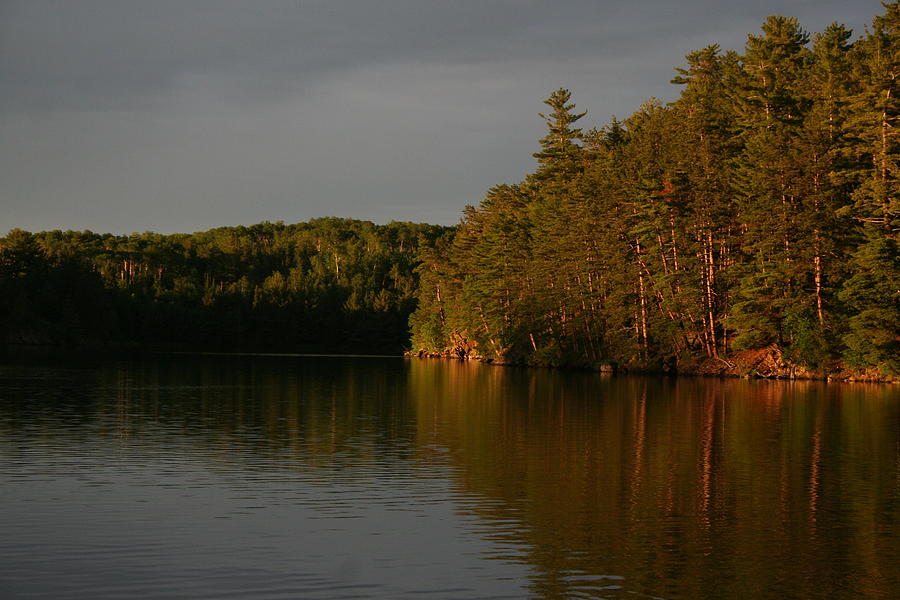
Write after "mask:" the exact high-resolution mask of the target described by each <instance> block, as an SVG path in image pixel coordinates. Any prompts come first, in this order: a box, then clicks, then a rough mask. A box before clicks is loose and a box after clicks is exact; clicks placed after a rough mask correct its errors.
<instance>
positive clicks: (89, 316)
mask: <svg viewBox="0 0 900 600" xmlns="http://www.w3.org/2000/svg"><path fill="white" fill-rule="evenodd" d="M447 231H448V228H444V227H439V226H433V225H420V224H412V223H397V222H394V223H390V224H388V225H374V224H372V223H370V222H366V221H355V220H345V219H336V218H326V219H317V220H313V221H310V222H308V223H300V224H296V225H285V224H282V223H274V224H273V223H261V224H258V225H253V226H251V227H223V228H218V229H213V230H210V231H206V232H201V233H193V234H175V235H160V234H155V233H144V234H132V235H130V236H115V235H111V234H97V233H92V232H90V231H85V232H74V231H65V232H63V231H50V232H42V233H35V234H33V233H29V232H26V231H22V230H13V231H11V232H9V234H8V235H7V236H6V237H4V238H0V334H2V338H3V339H5V340H6V341H9V342H38V343H76V344H77V343H84V342H99V343H103V342H131V343H140V344H156V345H161V344H165V345H169V346H172V345H174V346H179V347H189V348H192V349H221V350H267V351H316V352H322V351H344V352H347V351H360V352H390V353H394V352H399V351H400V350H401V349H402V348H404V347H406V346H408V344H409V330H408V318H409V314H410V313H411V312H412V310H413V308H414V307H415V302H416V301H415V290H416V288H417V281H416V280H417V275H416V273H415V272H414V268H415V267H416V265H418V259H417V253H418V247H419V244H420V243H421V241H422V240H425V241H426V242H428V243H429V244H431V245H433V243H434V242H433V240H434V239H436V238H438V237H439V236H441V235H445V234H446V233H447Z"/></svg>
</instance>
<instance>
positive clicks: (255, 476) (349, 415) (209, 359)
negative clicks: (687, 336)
mask: <svg viewBox="0 0 900 600" xmlns="http://www.w3.org/2000/svg"><path fill="white" fill-rule="evenodd" d="M898 565H900V390H898V388H896V387H890V386H875V385H863V384H856V385H853V384H843V385H836V384H824V383H817V382H793V383H789V382H772V381H742V380H729V381H719V380H711V379H710V380H707V379H679V380H671V379H661V378H637V377H634V378H632V377H616V378H612V377H603V376H601V375H599V374H593V373H557V372H552V371H545V370H524V369H523V370H519V369H507V368H497V367H487V366H483V365H478V364H470V363H460V362H454V361H438V360H418V359H414V360H404V359H393V358H366V359H363V358H339V357H274V356H190V355H177V356H176V355H170V356H156V357H151V358H146V357H144V358H140V359H120V360H97V361H95V362H91V361H83V362H82V363H81V364H79V365H71V364H63V363H59V362H56V363H48V362H46V361H45V362H44V363H43V364H36V363H24V362H20V363H19V364H11V363H9V362H8V361H7V362H6V363H5V364H2V365H0V597H2V598H16V599H18V598H54V599H55V598H92V599H103V598H250V599H257V598H304V599H336V598H426V599H432V598H433V599H439V598H440V599H444V598H448V599H449V598H632V599H641V598H651V597H652V598H667V599H676V598H779V599H781V598H798V599H799V598H823V599H824V598H829V599H831V598H848V599H849V598H853V599H857V598H897V597H900V567H898Z"/></svg>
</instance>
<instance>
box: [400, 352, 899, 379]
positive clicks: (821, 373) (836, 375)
mask: <svg viewBox="0 0 900 600" xmlns="http://www.w3.org/2000/svg"><path fill="white" fill-rule="evenodd" d="M405 356H407V357H412V358H439V359H453V360H474V361H478V362H481V363H485V364H491V365H497V366H531V367H544V368H569V369H578V370H590V371H599V372H601V373H608V374H617V373H620V374H625V373H631V374H648V375H649V374H662V375H677V376H694V377H728V378H744V379H778V380H788V381H790V380H815V381H830V382H848V383H849V382H860V383H888V384H891V383H892V384H900V376H896V375H885V374H884V373H881V372H880V371H878V369H875V368H868V369H860V368H853V367H848V366H846V365H844V364H843V363H841V362H840V361H833V362H831V363H829V364H827V365H825V366H823V367H822V368H820V369H818V370H816V369H810V368H808V367H805V366H802V365H797V364H794V363H792V362H791V361H790V360H788V359H787V358H786V357H785V356H784V355H783V353H782V352H781V350H780V349H779V348H778V347H777V346H769V347H766V348H761V349H757V350H743V351H740V352H735V353H733V354H732V355H729V356H728V357H727V358H712V357H703V358H699V359H692V360H685V361H680V362H678V363H677V364H674V365H672V366H669V367H668V368H647V367H645V366H642V365H634V364H631V365H620V364H616V363H608V362H607V363H600V364H597V365H563V366H555V365H544V364H528V363H526V362H524V361H515V360H509V361H503V360H494V359H485V358H484V357H482V356H480V355H479V354H478V353H477V352H476V351H474V349H469V350H466V349H463V348H459V347H458V348H455V349H453V350H445V351H443V352H428V351H426V350H418V351H408V352H406V353H405Z"/></svg>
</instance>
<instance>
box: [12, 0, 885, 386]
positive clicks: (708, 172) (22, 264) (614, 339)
mask: <svg viewBox="0 0 900 600" xmlns="http://www.w3.org/2000/svg"><path fill="white" fill-rule="evenodd" d="M884 7H885V12H884V13H883V14H881V15H879V16H876V17H875V18H874V19H873V21H872V24H871V26H870V27H869V28H867V29H866V31H865V32H863V34H862V35H859V36H857V37H856V38H855V39H854V35H853V32H851V31H850V30H848V29H847V28H846V27H844V26H842V25H839V24H836V23H835V24H832V25H830V26H829V27H827V28H826V29H825V31H823V32H821V33H818V34H815V35H813V36H810V34H808V33H807V32H806V31H804V30H803V29H802V28H801V26H800V24H799V23H798V21H797V20H796V19H794V18H789V17H782V16H773V17H769V18H768V19H767V20H766V21H765V22H764V23H763V24H762V30H761V32H760V33H757V34H754V35H749V36H748V38H747V44H746V47H745V48H744V50H743V53H742V54H741V53H738V52H736V51H723V50H721V49H720V48H719V46H718V45H711V46H708V47H706V48H703V49H701V50H697V51H695V52H692V53H690V54H689V55H688V56H687V57H686V62H685V64H683V65H682V66H681V67H678V68H677V69H676V73H677V74H676V76H675V78H674V79H673V80H672V83H673V84H675V85H678V86H680V88H681V91H680V94H679V96H678V98H677V100H675V101H674V102H671V103H669V104H662V103H661V102H659V101H656V100H652V99H651V100H649V101H647V102H646V103H644V104H643V105H642V106H640V107H639V108H638V109H637V111H636V112H635V113H634V114H632V115H631V116H629V117H628V118H626V119H624V120H618V119H616V118H613V119H611V120H610V121H609V122H608V123H606V124H605V125H602V126H598V127H594V128H591V129H582V128H580V127H578V126H577V125H578V122H579V121H580V120H581V119H582V118H583V117H584V116H585V113H584V112H580V111H578V110H577V108H576V105H575V103H574V102H573V100H572V93H571V92H570V91H568V90H566V89H559V90H557V91H555V92H553V93H552V94H551V95H550V97H549V98H548V99H547V100H546V101H545V104H546V105H547V107H548V108H547V110H546V112H545V113H544V114H541V115H540V116H541V117H542V118H543V119H544V120H545V122H546V125H547V133H546V136H545V137H544V138H542V139H541V140H540V141H539V144H540V145H539V151H538V152H537V153H535V154H534V157H535V158H536V159H537V165H536V167H535V169H534V170H533V172H531V173H530V174H528V175H527V176H526V177H525V178H524V180H523V181H521V182H518V183H514V184H503V185H498V186H496V187H494V188H492V189H491V190H489V191H488V193H487V195H486V197H485V198H484V199H483V200H482V201H481V202H480V204H479V205H478V206H469V207H467V208H466V210H465V212H464V214H463V215H462V219H461V221H460V223H459V225H458V226H456V227H443V226H438V225H427V224H414V223H398V222H392V223H389V224H387V225H375V224H373V223H370V222H366V221H356V220H351V219H338V218H323V219H315V220H312V221H309V222H307V223H298V224H294V225H285V224H284V223H281V222H279V223H274V224H273V223H260V224H258V225H253V226H250V227H222V228H217V229H212V230H209V231H206V232H198V233H192V234H173V235H161V234H155V233H149V232H148V233H144V234H132V235H130V236H116V235H112V234H97V233H93V232H90V231H84V232H75V231H65V232H63V231H50V232H41V233H30V232H26V231H22V230H19V229H14V230H12V231H10V232H9V233H8V234H7V235H6V236H5V237H3V238H0V340H5V341H6V342H7V343H13V344H22V343H32V344H34V343H38V344H83V343H85V342H89V343H99V344H104V343H127V344H137V345H155V346H165V347H182V348H192V349H216V350H265V351H291V352H369V353H371V352H375V353H398V352H400V351H401V350H402V349H410V350H412V352H414V353H420V354H433V355H442V356H458V357H471V358H479V359H481V360H485V361H491V362H496V363H506V364H510V363H513V364H531V365H546V366H576V367H591V368H597V367H602V368H610V367H613V368H619V367H622V368H629V369H640V370H660V371H677V372H714V371H716V370H720V371H721V370H729V369H730V370H731V371H732V372H734V370H735V369H737V367H738V366H739V364H741V363H742V362H743V364H745V365H750V367H752V369H750V367H748V369H750V370H753V369H757V367H758V369H759V372H758V374H765V373H769V374H778V375H780V374H783V373H785V372H787V371H785V369H788V370H789V372H790V374H791V375H793V374H795V373H796V372H798V371H797V370H798V369H799V370H801V371H803V370H805V371H807V372H810V373H811V372H815V373H819V374H822V373H828V372H834V371H835V370H839V369H841V368H844V367H851V368H856V369H862V370H866V369H868V370H869V371H871V372H874V373H880V374H885V375H897V374H900V256H898V252H897V232H898V227H900V217H898V212H900V202H898V191H900V190H898V188H900V183H898V175H900V170H898V169H900V165H898V160H900V140H898V129H897V127H898V125H900V120H898V116H900V100H898V93H900V89H898V88H900V84H898V75H900V2H891V3H889V4H885V5H884ZM738 370H739V369H738ZM763 371H765V372H763ZM748 372H749V371H748Z"/></svg>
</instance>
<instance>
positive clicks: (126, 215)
mask: <svg viewBox="0 0 900 600" xmlns="http://www.w3.org/2000/svg"><path fill="white" fill-rule="evenodd" d="M863 4H864V6H862V7H860V6H859V5H860V3H859V2H857V3H854V4H853V6H849V5H848V3H845V2H837V1H822V2H805V1H801V2H777V3H776V2H757V3H752V4H751V3H745V2H711V1H685V2H681V3H672V2H658V1H649V0H648V1H645V2H599V1H588V0H582V1H566V2H554V3H548V2H546V1H544V2H537V1H532V0H521V1H519V0H503V1H496V0H495V1H490V0H482V1H479V2H475V1H457V2H445V1H437V0H435V1H430V0H402V1H401V0H384V1H380V0H367V1H359V2H350V1H340V0H327V1H293V2H287V1H261V2H245V1H237V0H235V1H225V0H206V1H190V0H183V1H182V0H171V1H168V0H154V1H152V2H147V1H146V0H145V1H140V2H137V1H128V0H119V1H115V0H110V1H97V0H79V1H78V2H71V1H65V0H61V1H58V2H51V1H44V0H22V1H7V2H4V3H2V4H0V89H2V90H3V94H0V181H2V182H3V183H2V186H0V228H4V227H5V228H6V229H8V228H10V227H16V226H18V227H24V228H29V229H48V228H75V229H81V228H90V229H94V230H111V231H115V232H128V231H133V230H138V231H139V230H144V229H152V230H158V231H185V230H196V229H205V228H208V227H211V226H215V225H222V224H238V223H252V222H257V221H260V220H263V219H269V220H277V219H283V220H285V221H297V220H305V219H308V218H312V217H315V216H324V215H339V216H352V217H358V218H367V219H372V220H376V221H381V222H383V221H387V220H391V219H404V220H423V221H434V222H443V223H452V222H455V221H456V220H457V219H458V216H459V213H460V210H461V209H462V207H463V206H464V205H465V204H467V203H470V204H471V203H477V202H478V200H479V199H480V198H481V196H482V195H483V194H484V191H485V190H486V189H487V188H488V187H490V186H491V185H493V184H496V183H502V182H508V181H515V180H518V179H520V178H521V177H522V176H523V175H524V173H525V172H526V171H527V170H529V169H530V168H531V167H532V164H533V162H532V158H531V153H532V152H533V151H534V150H535V145H536V140H537V139H538V138H539V137H541V135H542V134H543V126H542V124H541V122H540V120H539V119H538V118H537V116H536V113H537V112H538V111H540V110H541V108H542V105H541V100H542V99H543V98H545V97H546V96H547V94H548V93H549V92H550V91H552V90H553V89H556V88H558V87H568V88H570V89H572V90H573V91H574V92H575V100H576V102H577V103H578V104H579V106H581V107H583V108H587V109H588V110H589V112H590V114H589V117H588V118H586V119H585V121H586V122H587V123H586V124H587V125H588V126H590V125H602V124H603V123H605V122H606V121H607V120H608V118H609V116H610V115H611V114H617V115H618V116H620V117H624V116H627V115H628V114H630V112H632V111H633V110H635V109H636V108H637V107H638V106H639V104H640V103H641V102H642V101H643V100H644V99H646V98H647V97H649V96H651V95H654V96H658V97H660V98H662V99H663V100H670V99H672V98H674V97H675V95H676V94H677V89H676V88H674V87H673V86H671V85H669V84H668V83H667V82H668V80H669V79H670V78H671V75H672V73H673V69H674V67H676V66H679V65H680V64H681V63H682V57H683V55H684V54H686V53H687V52H689V51H691V50H694V49H697V48H700V47H702V46H705V45H707V44H709V43H714V42H718V43H720V44H721V45H722V46H723V47H725V48H735V49H740V48H741V47H742V46H743V43H744V41H745V39H746V35H747V34H748V33H752V32H755V31H756V30H758V27H759V24H760V22H761V21H762V19H763V18H764V17H765V16H766V15H767V14H773V13H783V14H793V15H797V16H799V17H800V18H801V23H802V24H803V25H804V26H805V27H807V28H808V29H811V30H814V31H815V30H820V29H821V28H823V27H824V26H825V25H826V24H827V23H829V22H831V21H834V20H836V21H840V22H844V23H847V24H848V25H849V26H852V27H854V28H856V29H861V25H862V24H863V23H865V22H868V21H869V20H870V19H871V17H872V16H874V15H875V14H878V13H880V12H881V10H882V9H881V7H880V5H879V3H878V2H877V0H866V2H864V3H863Z"/></svg>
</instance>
